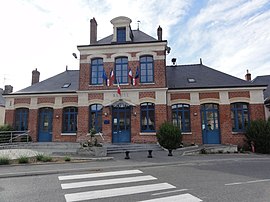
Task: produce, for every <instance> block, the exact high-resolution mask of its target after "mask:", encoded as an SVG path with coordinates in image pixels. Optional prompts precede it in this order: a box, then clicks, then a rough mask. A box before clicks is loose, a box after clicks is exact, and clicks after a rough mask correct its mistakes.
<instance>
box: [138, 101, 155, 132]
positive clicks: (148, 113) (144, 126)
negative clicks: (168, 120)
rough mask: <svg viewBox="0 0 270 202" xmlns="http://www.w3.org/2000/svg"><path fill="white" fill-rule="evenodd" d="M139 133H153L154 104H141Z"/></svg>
mask: <svg viewBox="0 0 270 202" xmlns="http://www.w3.org/2000/svg"><path fill="white" fill-rule="evenodd" d="M141 131H142V132H154V131H155V104H154V103H150V102H145V103H142V104H141Z"/></svg>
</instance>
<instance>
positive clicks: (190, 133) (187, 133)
mask: <svg viewBox="0 0 270 202" xmlns="http://www.w3.org/2000/svg"><path fill="white" fill-rule="evenodd" d="M182 134H183V135H192V132H182Z"/></svg>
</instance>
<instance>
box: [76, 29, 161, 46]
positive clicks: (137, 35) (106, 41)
mask: <svg viewBox="0 0 270 202" xmlns="http://www.w3.org/2000/svg"><path fill="white" fill-rule="evenodd" d="M132 34H133V41H132V42H126V43H128V44H129V43H146V42H158V40H157V39H155V38H154V37H152V36H149V35H148V34H146V33H144V32H142V31H141V30H132ZM112 38H113V34H112V35H110V36H107V37H105V38H103V39H100V40H98V41H97V43H95V44H90V46H97V45H111V44H119V43H112ZM120 44H125V43H120ZM82 46H84V45H81V46H78V47H82ZM87 46H89V45H87Z"/></svg>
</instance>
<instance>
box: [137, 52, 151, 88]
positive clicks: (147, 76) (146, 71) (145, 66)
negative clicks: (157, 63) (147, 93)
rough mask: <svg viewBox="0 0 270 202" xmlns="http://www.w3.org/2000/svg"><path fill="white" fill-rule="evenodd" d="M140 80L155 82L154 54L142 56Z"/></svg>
mask: <svg viewBox="0 0 270 202" xmlns="http://www.w3.org/2000/svg"><path fill="white" fill-rule="evenodd" d="M140 82H141V83H153V82H154V62H153V57H152V56H142V57H140Z"/></svg>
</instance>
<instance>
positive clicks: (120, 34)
mask: <svg viewBox="0 0 270 202" xmlns="http://www.w3.org/2000/svg"><path fill="white" fill-rule="evenodd" d="M117 42H118V43H121V42H126V28H125V27H118V28H117Z"/></svg>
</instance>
